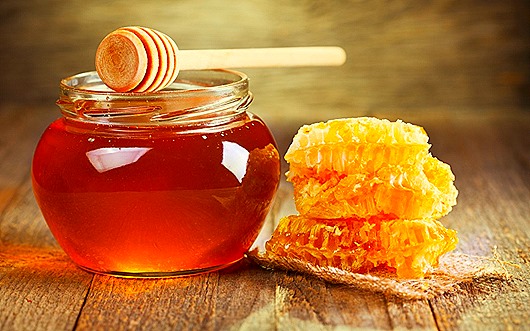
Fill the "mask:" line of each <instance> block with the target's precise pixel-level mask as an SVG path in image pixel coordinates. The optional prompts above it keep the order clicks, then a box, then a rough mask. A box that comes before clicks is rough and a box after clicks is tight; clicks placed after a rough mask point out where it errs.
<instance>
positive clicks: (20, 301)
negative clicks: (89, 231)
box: [0, 246, 93, 330]
mask: <svg viewBox="0 0 530 331" xmlns="http://www.w3.org/2000/svg"><path fill="white" fill-rule="evenodd" d="M92 277H93V276H92V275H91V274H88V273H86V272H83V271H81V270H79V269H78V268H77V267H75V266H74V264H73V263H72V262H71V261H70V260H69V259H68V258H67V257H66V255H65V254H64V253H63V252H62V251H60V250H59V249H52V248H50V249H44V248H33V247H29V246H2V248H1V249H0V329H1V330H72V329H73V327H74V325H75V321H76V319H77V316H78V314H79V311H80V309H81V307H82V305H83V302H84V300H85V296H86V294H87V291H88V288H89V286H90V282H91V280H92Z"/></svg>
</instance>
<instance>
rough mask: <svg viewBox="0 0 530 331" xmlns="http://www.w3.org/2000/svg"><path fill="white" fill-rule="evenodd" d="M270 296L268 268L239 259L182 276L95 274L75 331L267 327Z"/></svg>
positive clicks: (253, 328)
mask: <svg viewBox="0 0 530 331" xmlns="http://www.w3.org/2000/svg"><path fill="white" fill-rule="evenodd" d="M273 296H274V284H273V283H272V281H271V272H270V271H265V270H262V269H259V268H257V267H249V266H248V265H247V264H246V263H245V262H242V263H241V264H239V265H238V266H235V267H232V268H230V269H228V270H224V271H221V272H213V273H210V274H204V275H199V276H194V277H183V278H168V279H122V278H113V277H108V276H101V275H97V276H96V277H95V279H94V282H93V284H92V287H91V291H90V294H89V296H88V298H87V301H86V303H85V305H84V307H83V311H82V312H81V315H80V317H79V320H78V324H77V327H76V329H77V330H107V329H108V328H109V326H110V327H111V328H112V329H114V330H125V329H139V330H164V329H174V330H190V329H200V330H221V329H241V330H255V329H256V328H259V329H267V328H268V327H272V324H271V323H272V321H273V319H272V318H271V317H272V314H273V313H274V311H273V306H272V302H273V300H272V299H273ZM262 323H265V324H262Z"/></svg>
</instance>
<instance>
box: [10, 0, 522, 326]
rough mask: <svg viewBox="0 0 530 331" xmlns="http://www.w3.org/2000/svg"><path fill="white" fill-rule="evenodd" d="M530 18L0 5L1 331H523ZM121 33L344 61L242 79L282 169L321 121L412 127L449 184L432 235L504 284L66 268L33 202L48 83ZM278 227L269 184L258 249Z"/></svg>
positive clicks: (456, 12) (407, 9)
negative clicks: (426, 296)
mask: <svg viewBox="0 0 530 331" xmlns="http://www.w3.org/2000/svg"><path fill="white" fill-rule="evenodd" d="M204 8H209V10H204ZM529 8H530V6H529V5H528V3H527V2H525V1H522V0H510V1H503V2H501V1H490V2H479V1H476V0H471V1H451V0H439V1H434V2H419V1H401V2H387V1H382V0H376V1H365V2H363V1H354V0H351V1H341V2H325V1H312V0H304V1H294V0H287V1H283V2H282V4H281V6H280V5H278V4H277V3H276V2H269V1H251V2H241V3H239V2H238V3H235V2H234V3H228V2H222V3H221V2H217V1H213V0H205V1H203V2H193V1H179V2H174V1H167V0H163V1H157V2H156V4H154V3H153V2H142V1H137V0H132V1H115V2H110V3H109V2H108V1H100V0H98V1H91V2H90V4H88V3H87V2H83V1H78V0H74V1H69V2H68V3H65V2H64V1H49V2H42V3H41V2H37V1H25V2H24V1H14V0H4V1H1V2H0V26H1V27H2V30H1V31H2V32H1V33H0V63H1V64H2V69H3V71H2V75H0V81H1V82H2V88H1V89H0V330H109V329H112V330H131V329H134V330H159V329H160V330H306V329H314V330H343V329H346V330H349V329H368V330H393V329H397V330H403V329H422V330H485V329H487V330H528V329H530V309H529V308H528V302H529V299H530V295H529V293H528V289H529V288H530V257H529V256H530V253H529V252H530V218H529V215H530V204H529V203H528V202H529V201H530V152H529V151H530V135H529V134H528V133H529V132H530V112H529V111H528V110H529V109H530V108H529V105H530V99H529V96H530V83H529V82H530V79H529V77H530V62H529V61H528V58H529V56H530V27H529V23H528V22H530V20H529V19H528V18H529V17H530V14H529V11H530V9H529ZM116 13H120V15H117V14H116ZM190 20H192V21H190ZM130 24H139V25H146V26H150V27H153V28H157V29H159V30H161V31H164V32H166V33H168V34H170V35H171V36H172V37H173V38H175V39H176V40H177V42H179V45H180V46H181V47H182V48H185V49H200V48H212V47H218V48H234V47H273V46H305V45H339V46H342V47H344V48H345V49H346V50H347V52H348V56H349V59H348V62H347V63H346V65H345V66H344V67H341V68H327V69H314V68H313V69H308V68H292V69H278V70H266V69H251V70H250V69H249V70H248V71H247V70H245V72H246V73H247V74H249V75H250V79H251V89H252V90H253V92H254V96H255V101H254V103H253V104H252V106H251V110H252V111H254V112H256V113H257V114H259V115H260V116H261V117H263V118H264V119H265V120H266V121H267V122H268V123H269V126H270V127H271V129H272V131H273V133H274V135H275V137H276V140H277V142H278V145H279V149H280V153H281V154H282V155H283V154H284V153H285V151H286V149H287V146H288V145H289V143H290V141H291V139H292V137H293V135H294V134H295V133H296V131H297V129H298V128H299V127H300V126H301V125H303V124H308V123H311V122H315V121H320V120H326V119H331V118H336V117H347V116H361V115H373V116H378V117H384V118H389V119H392V120H394V119H397V118H401V119H403V120H404V121H407V122H412V123H415V124H418V125H421V126H423V127H424V128H425V129H426V131H427V132H428V134H429V136H430V138H431V139H430V142H431V144H432V148H431V151H432V153H433V155H434V156H436V157H438V158H439V159H441V160H443V161H444V162H447V163H449V164H450V165H451V166H452V169H453V171H454V173H455V175H456V186H457V188H458V189H459V192H460V194H459V197H458V205H457V206H456V207H455V208H454V210H453V212H452V213H450V214H449V215H448V216H446V217H444V218H443V220H442V221H443V223H444V224H445V225H447V226H448V227H450V228H454V229H456V230H458V235H459V238H460V242H459V244H458V247H457V250H458V251H460V252H463V253H466V254H472V255H477V256H484V257H489V258H494V259H498V260H502V261H504V262H505V263H504V264H502V265H503V266H504V267H505V268H506V270H507V272H509V273H510V274H511V275H512V277H511V279H509V280H507V281H498V280H496V281H495V280H492V279H483V280H481V281H480V282H475V283H472V284H467V285H463V286H462V287H461V289H460V290H459V291H456V292H454V293H447V294H444V295H441V296H438V297H435V298H433V299H431V300H415V301H406V300H403V299H399V298H396V297H392V296H385V295H383V294H381V293H372V292H367V291H364V290H360V289H357V288H352V287H348V286H342V285H334V284H328V283H325V282H323V281H321V280H319V279H316V278H312V277H310V276H306V275H301V274H296V273H292V272H284V271H270V270H264V269H261V268H259V267H257V266H255V265H253V264H251V263H250V262H249V261H246V260H245V261H242V262H241V263H239V264H237V265H235V266H234V267H233V268H231V269H228V270H223V271H220V272H214V273H210V274H205V275H199V276H196V277H187V278H174V279H120V278H112V277H107V276H103V275H93V274H89V273H87V272H84V271H82V270H80V269H78V268H77V267H76V266H75V265H74V264H73V263H72V262H71V261H70V260H69V259H68V258H67V257H66V255H65V254H64V253H63V252H62V251H61V250H60V248H59V247H58V246H57V244H56V242H55V240H54V239H53V237H52V235H51V233H50V232H49V230H48V228H47V226H46V223H45V222H44V220H43V218H42V216H41V214H40V212H39V209H38V207H37V205H36V203H35V200H34V198H33V194H32V190H31V179H30V176H29V171H30V166H31V158H32V154H33V150H34V148H35V146H36V144H37V141H38V139H39V136H40V134H41V133H42V132H43V130H44V129H45V128H46V126H47V125H48V124H49V123H50V122H51V121H52V120H53V119H54V118H57V117H58V116H59V112H58V110H57V108H56V107H55V106H54V104H53V103H54V101H55V99H56V98H57V95H58V89H57V84H58V81H59V79H60V78H62V77H65V76H68V75H71V74H74V73H77V72H80V71H85V70H92V69H93V66H94V64H93V59H94V52H95V49H96V47H97V45H98V43H99V42H100V40H101V38H102V37H103V36H104V35H105V34H107V33H108V32H110V31H112V30H114V29H116V28H117V27H119V26H123V25H130ZM198 26H200V27H201V29H200V31H199V30H198V29H197V27H198ZM91 50H92V51H91ZM37 55H38V56H37ZM286 170H287V165H286V164H285V162H284V163H283V164H282V171H283V172H285V171H286ZM292 213H295V209H294V204H293V201H292V189H291V187H290V185H289V184H288V183H286V182H285V181H282V184H281V187H280V191H279V192H278V195H277V198H276V201H275V205H274V206H273V209H272V211H271V213H270V215H269V218H268V221H267V224H266V228H265V231H264V232H263V235H262V237H261V238H260V240H261V243H262V242H263V240H266V238H267V235H268V234H267V231H268V233H270V231H272V229H273V228H274V225H275V223H276V222H277V221H278V219H279V218H280V217H281V216H284V215H287V214H292Z"/></svg>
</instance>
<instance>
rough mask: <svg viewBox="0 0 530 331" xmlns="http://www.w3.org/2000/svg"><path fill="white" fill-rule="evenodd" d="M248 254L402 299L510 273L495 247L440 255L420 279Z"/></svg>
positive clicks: (263, 262)
mask: <svg viewBox="0 0 530 331" xmlns="http://www.w3.org/2000/svg"><path fill="white" fill-rule="evenodd" d="M248 257H249V258H250V259H251V260H253V261H254V262H256V263H257V264H259V265H260V266H262V267H264V268H267V269H283V270H293V271H298V272H302V273H306V274H310V275H313V276H316V277H318V278H320V279H323V280H325V281H327V282H330V283H336V284H346V285H351V286H354V287H357V288H360V289H365V290H370V291H374V292H382V293H384V294H387V295H395V296H397V297H401V298H404V299H429V298H433V297H435V296H439V295H441V294H444V293H447V292H454V291H457V290H458V289H460V288H461V287H462V285H463V284H466V283H473V282H476V283H479V282H492V281H495V280H497V281H502V280H508V279H510V278H511V277H512V276H511V275H510V273H509V272H508V271H507V269H506V266H514V265H513V264H511V263H509V262H505V261H502V260H501V259H500V258H499V256H498V254H497V253H496V250H494V252H493V255H492V256H491V257H483V256H471V255H467V254H463V253H458V252H451V253H447V254H445V255H444V256H442V257H441V258H440V263H439V265H438V267H437V268H436V269H434V270H432V271H431V272H429V273H427V275H426V276H425V278H423V279H400V278H397V276H396V275H395V274H392V273H391V272H388V271H373V272H370V273H369V274H359V273H354V272H349V271H345V270H342V269H338V268H334V267H319V266H316V265H312V264H309V263H307V262H305V261H301V260H299V259H293V258H283V257H278V256H275V255H273V254H269V253H267V252H259V251H258V249H255V250H253V251H251V252H249V253H248Z"/></svg>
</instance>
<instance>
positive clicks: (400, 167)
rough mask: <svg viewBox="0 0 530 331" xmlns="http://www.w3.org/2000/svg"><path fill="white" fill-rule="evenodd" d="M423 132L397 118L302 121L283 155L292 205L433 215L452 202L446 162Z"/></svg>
mask: <svg viewBox="0 0 530 331" xmlns="http://www.w3.org/2000/svg"><path fill="white" fill-rule="evenodd" d="M428 139H429V138H428V136H427V134H426V133H425V131H424V130H423V129H422V128H421V127H419V126H415V125H412V124H408V123H404V122H401V121H398V122H390V121H388V120H379V119H376V118H367V117H364V118H359V119H339V120H332V121H329V122H327V123H317V124H314V125H309V126H304V127H302V128H301V129H300V130H299V132H298V134H297V135H296V136H295V138H294V139H293V143H292V144H291V146H290V147H289V150H288V151H287V153H286V155H285V159H286V161H287V162H288V163H289V164H290V168H289V172H288V173H287V180H289V181H290V182H292V183H293V185H294V192H295V203H296V207H297V210H298V211H299V212H300V213H301V214H304V215H307V216H311V217H319V218H341V217H356V216H357V217H368V216H372V215H380V214H391V215H394V216H395V217H396V218H403V219H421V218H439V217H442V216H444V215H446V214H447V213H449V212H450V211H451V209H452V206H453V205H455V204H456V196H457V194H458V192H457V190H456V188H455V186H454V185H453V181H454V175H453V173H452V172H451V168H450V167H449V166H448V165H447V164H445V163H443V162H441V161H439V160H438V159H436V158H434V157H432V156H431V155H430V153H429V148H430V145H429V144H428V143H427V141H428Z"/></svg>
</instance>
